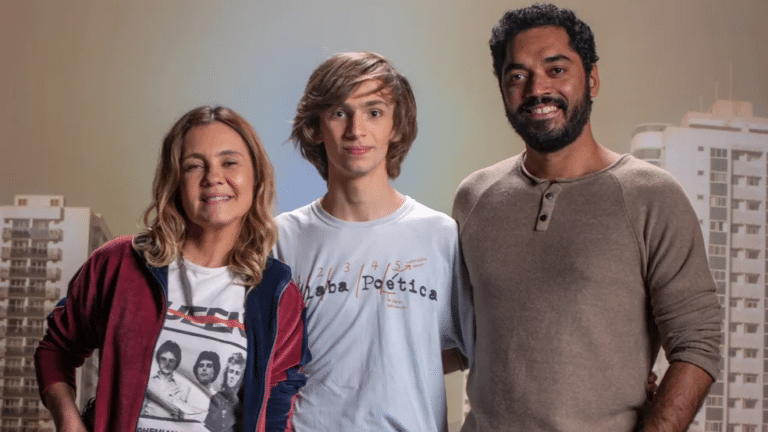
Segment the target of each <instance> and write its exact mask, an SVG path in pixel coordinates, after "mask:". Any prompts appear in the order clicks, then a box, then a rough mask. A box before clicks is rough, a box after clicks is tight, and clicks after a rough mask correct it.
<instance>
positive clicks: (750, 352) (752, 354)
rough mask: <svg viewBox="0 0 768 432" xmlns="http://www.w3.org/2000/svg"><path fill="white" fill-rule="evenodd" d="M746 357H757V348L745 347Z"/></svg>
mask: <svg viewBox="0 0 768 432" xmlns="http://www.w3.org/2000/svg"><path fill="white" fill-rule="evenodd" d="M744 358H757V349H755V348H745V349H744Z"/></svg>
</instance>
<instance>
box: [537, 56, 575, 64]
mask: <svg viewBox="0 0 768 432" xmlns="http://www.w3.org/2000/svg"><path fill="white" fill-rule="evenodd" d="M562 60H565V61H567V62H571V63H572V62H573V60H572V59H571V58H570V57H568V56H567V55H565V54H555V55H553V56H549V57H547V58H545V59H544V63H554V62H558V61H562Z"/></svg>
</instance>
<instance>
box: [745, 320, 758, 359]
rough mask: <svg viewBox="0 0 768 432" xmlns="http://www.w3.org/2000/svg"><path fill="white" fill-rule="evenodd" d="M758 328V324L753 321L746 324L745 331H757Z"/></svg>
mask: <svg viewBox="0 0 768 432" xmlns="http://www.w3.org/2000/svg"><path fill="white" fill-rule="evenodd" d="M757 328H758V325H757V324H752V323H748V324H744V333H757ZM755 355H757V354H755Z"/></svg>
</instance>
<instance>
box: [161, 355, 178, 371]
mask: <svg viewBox="0 0 768 432" xmlns="http://www.w3.org/2000/svg"><path fill="white" fill-rule="evenodd" d="M157 366H158V367H159V368H160V373H161V374H163V375H170V374H172V373H173V371H175V370H176V366H177V363H176V356H175V355H173V353H172V352H170V351H166V352H164V353H162V354H160V355H159V356H158V358H157Z"/></svg>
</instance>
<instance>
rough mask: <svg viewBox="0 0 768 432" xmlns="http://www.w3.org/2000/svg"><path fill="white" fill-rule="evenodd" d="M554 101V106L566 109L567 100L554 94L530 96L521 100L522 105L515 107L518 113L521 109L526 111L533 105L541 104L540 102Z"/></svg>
mask: <svg viewBox="0 0 768 432" xmlns="http://www.w3.org/2000/svg"><path fill="white" fill-rule="evenodd" d="M549 103H554V104H555V106H556V107H558V108H560V109H561V110H563V111H564V112H565V111H566V110H567V109H568V102H566V101H565V99H563V98H561V97H556V96H547V95H545V96H531V97H529V98H528V99H526V100H525V102H523V104H522V105H520V108H518V109H517V111H518V112H519V113H522V112H523V111H528V110H529V109H531V108H533V107H535V106H536V105H542V104H549Z"/></svg>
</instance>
